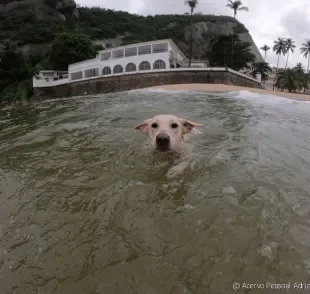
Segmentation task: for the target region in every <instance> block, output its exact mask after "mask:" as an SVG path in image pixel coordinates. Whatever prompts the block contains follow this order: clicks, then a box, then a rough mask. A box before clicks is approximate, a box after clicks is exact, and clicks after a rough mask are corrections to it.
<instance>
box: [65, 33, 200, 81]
mask: <svg viewBox="0 0 310 294" xmlns="http://www.w3.org/2000/svg"><path fill="white" fill-rule="evenodd" d="M185 61H186V57H185V55H184V54H183V52H182V51H181V50H180V49H179V48H178V47H177V46H176V44H175V43H174V42H173V41H172V40H170V39H168V40H158V41H151V42H144V43H138V44H132V45H127V46H121V47H117V48H111V49H106V50H102V51H99V52H98V55H97V56H96V58H94V59H89V60H85V61H82V62H78V63H74V64H71V65H69V80H79V79H83V78H90V77H96V76H109V75H118V74H126V73H132V72H145V71H152V70H160V69H168V68H177V67H182V66H183V65H184V62H185ZM199 65H200V66H201V63H200V64H199Z"/></svg>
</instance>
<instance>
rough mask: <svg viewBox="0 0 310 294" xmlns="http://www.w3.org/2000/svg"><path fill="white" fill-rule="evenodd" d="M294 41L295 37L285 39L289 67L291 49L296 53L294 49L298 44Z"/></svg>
mask: <svg viewBox="0 0 310 294" xmlns="http://www.w3.org/2000/svg"><path fill="white" fill-rule="evenodd" d="M294 43H295V41H293V39H291V38H288V39H286V40H285V53H287V58H286V64H285V68H287V62H288V57H289V55H290V51H291V52H292V53H294V49H295V48H296V45H295V44H294Z"/></svg>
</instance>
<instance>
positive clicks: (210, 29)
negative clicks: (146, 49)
mask: <svg viewBox="0 0 310 294" xmlns="http://www.w3.org/2000/svg"><path fill="white" fill-rule="evenodd" d="M238 25H240V24H239V23H238V22H237V21H235V20H234V19H232V21H228V20H226V21H225V22H198V23H195V24H193V56H194V58H200V57H201V55H202V53H204V52H205V50H206V48H207V49H211V47H212V44H214V42H215V41H216V38H217V37H218V36H220V35H230V34H232V33H237V35H238V36H239V37H240V40H241V41H243V42H249V43H251V44H252V53H253V54H254V55H255V57H256V62H264V59H263V57H262V55H261V53H260V52H259V50H258V48H257V46H256V44H255V42H254V40H253V38H252V36H251V35H250V33H249V32H248V31H247V30H244V29H243V30H240V29H239V30H238ZM189 39H190V26H187V27H186V28H185V29H184V40H185V41H186V42H184V43H181V44H179V45H180V47H181V49H183V50H184V51H188V48H187V47H188V44H189Z"/></svg>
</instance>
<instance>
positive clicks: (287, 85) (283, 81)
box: [276, 68, 306, 92]
mask: <svg viewBox="0 0 310 294" xmlns="http://www.w3.org/2000/svg"><path fill="white" fill-rule="evenodd" d="M305 76H306V75H305V74H304V73H301V72H299V71H298V70H296V69H295V68H293V69H292V68H287V69H282V70H279V71H278V73H277V81H276V87H277V88H280V89H281V90H283V89H287V90H288V91H289V92H296V90H301V89H302V88H303V87H304V84H305Z"/></svg>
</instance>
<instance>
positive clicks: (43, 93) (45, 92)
mask: <svg viewBox="0 0 310 294" xmlns="http://www.w3.org/2000/svg"><path fill="white" fill-rule="evenodd" d="M192 83H202V84H225V85H235V86H242V87H250V88H260V83H259V82H258V81H255V80H253V79H250V78H247V77H245V76H241V75H238V74H237V73H233V72H230V71H212V70H208V71H207V70H206V71H194V70H188V71H171V72H170V71H165V72H148V73H137V74H129V75H119V76H110V77H107V76H105V77H100V78H95V79H90V80H82V81H76V82H72V83H68V84H63V85H58V86H53V87H42V88H35V89H34V95H35V98H37V99H38V100H44V99H52V98H64V97H72V96H81V95H90V94H101V93H109V92H121V91H128V90H134V89H141V88H148V87H152V86H160V85H170V84H192Z"/></svg>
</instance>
